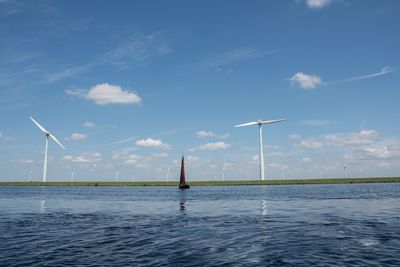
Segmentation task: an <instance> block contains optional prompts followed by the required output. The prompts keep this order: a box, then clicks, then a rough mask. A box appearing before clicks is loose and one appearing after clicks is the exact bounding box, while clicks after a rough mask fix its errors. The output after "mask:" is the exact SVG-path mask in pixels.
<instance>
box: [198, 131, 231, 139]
mask: <svg viewBox="0 0 400 267" xmlns="http://www.w3.org/2000/svg"><path fill="white" fill-rule="evenodd" d="M196 136H197V137H198V138H212V137H213V138H228V137H229V134H227V133H226V134H216V133H213V132H211V131H198V132H196Z"/></svg>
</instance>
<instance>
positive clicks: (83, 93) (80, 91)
mask: <svg viewBox="0 0 400 267" xmlns="http://www.w3.org/2000/svg"><path fill="white" fill-rule="evenodd" d="M65 93H67V94H68V95H73V96H79V97H85V96H86V93H87V92H86V90H83V89H66V90H65Z"/></svg>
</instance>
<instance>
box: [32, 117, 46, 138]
mask: <svg viewBox="0 0 400 267" xmlns="http://www.w3.org/2000/svg"><path fill="white" fill-rule="evenodd" d="M29 118H30V119H31V120H32V121H33V123H34V124H36V126H37V127H38V128H39V129H40V130H41V131H42V132H44V133H45V134H48V133H49V131H47V130H46V129H45V128H44V127H43V126H42V125H40V124H39V123H38V122H37V121H35V119H34V118H32V117H29Z"/></svg>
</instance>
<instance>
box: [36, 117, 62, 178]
mask: <svg viewBox="0 0 400 267" xmlns="http://www.w3.org/2000/svg"><path fill="white" fill-rule="evenodd" d="M29 118H30V119H31V120H32V121H33V123H34V124H36V126H37V127H38V128H39V129H40V130H41V131H42V132H43V133H44V134H45V136H46V148H45V150H44V162H43V182H46V179H47V151H48V147H49V137H50V138H51V139H53V141H54V142H56V143H57V144H58V145H59V146H60V147H62V148H63V149H65V147H64V146H63V145H62V144H61V143H60V141H58V140H57V138H56V137H55V136H54V135H52V134H51V133H50V132H49V131H47V130H46V129H45V128H44V127H43V126H42V125H40V124H39V123H38V122H37V121H35V120H34V119H33V118H32V117H29Z"/></svg>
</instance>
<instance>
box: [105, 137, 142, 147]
mask: <svg viewBox="0 0 400 267" xmlns="http://www.w3.org/2000/svg"><path fill="white" fill-rule="evenodd" d="M135 139H136V136H131V137H128V138H125V139H122V140H118V141H115V142H112V143H108V144H106V145H117V144H124V143H128V142H130V141H133V140H135Z"/></svg>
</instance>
